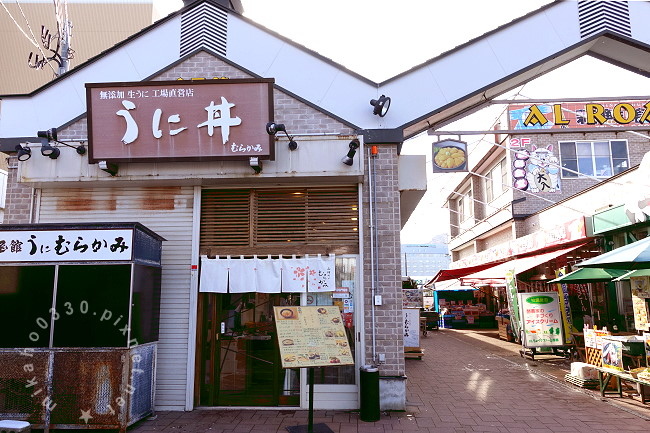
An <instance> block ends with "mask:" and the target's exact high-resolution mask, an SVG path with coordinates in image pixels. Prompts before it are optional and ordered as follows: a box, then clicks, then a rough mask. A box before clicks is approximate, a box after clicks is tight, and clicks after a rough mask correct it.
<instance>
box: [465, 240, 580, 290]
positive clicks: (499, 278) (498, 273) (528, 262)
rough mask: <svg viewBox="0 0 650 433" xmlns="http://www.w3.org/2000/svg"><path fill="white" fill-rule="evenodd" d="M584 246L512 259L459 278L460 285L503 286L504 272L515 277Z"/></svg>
mask: <svg viewBox="0 0 650 433" xmlns="http://www.w3.org/2000/svg"><path fill="white" fill-rule="evenodd" d="M582 245H584V244H580V245H575V246H572V247H571V248H563V249H560V250H556V251H551V252H548V253H544V254H537V255H535V256H530V257H522V258H520V259H514V260H510V261H507V262H505V263H501V264H499V265H497V266H493V267H491V268H488V269H485V270H483V271H479V272H476V273H474V274H470V275H467V276H464V277H461V278H460V283H461V284H462V285H463V286H481V285H494V286H497V285H504V284H505V277H506V272H508V271H514V273H515V275H516V274H520V273H522V272H525V271H527V270H529V269H532V268H534V267H536V266H539V265H541V264H542V263H546V262H548V261H550V260H553V259H554V258H556V257H560V256H561V255H563V254H566V253H568V252H569V251H573V250H575V249H576V248H579V247H581V246H582Z"/></svg>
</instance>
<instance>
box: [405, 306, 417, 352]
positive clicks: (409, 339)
mask: <svg viewBox="0 0 650 433" xmlns="http://www.w3.org/2000/svg"><path fill="white" fill-rule="evenodd" d="M402 312H403V313H404V347H420V309H418V308H404V309H403V310H402Z"/></svg>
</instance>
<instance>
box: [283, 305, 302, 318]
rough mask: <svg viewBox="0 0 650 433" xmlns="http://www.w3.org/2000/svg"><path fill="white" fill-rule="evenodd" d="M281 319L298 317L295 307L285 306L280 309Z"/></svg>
mask: <svg viewBox="0 0 650 433" xmlns="http://www.w3.org/2000/svg"><path fill="white" fill-rule="evenodd" d="M279 319H281V320H294V319H298V311H296V309H295V308H290V307H285V308H282V309H281V310H280V317H279Z"/></svg>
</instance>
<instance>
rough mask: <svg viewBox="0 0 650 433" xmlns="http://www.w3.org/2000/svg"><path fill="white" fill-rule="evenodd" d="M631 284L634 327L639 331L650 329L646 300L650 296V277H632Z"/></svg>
mask: <svg viewBox="0 0 650 433" xmlns="http://www.w3.org/2000/svg"><path fill="white" fill-rule="evenodd" d="M630 285H631V286H632V309H633V310H634V327H635V328H636V329H637V330H638V331H650V323H649V321H648V313H649V311H648V302H646V299H649V298H650V278H649V277H632V278H630Z"/></svg>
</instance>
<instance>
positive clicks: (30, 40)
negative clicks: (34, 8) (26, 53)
mask: <svg viewBox="0 0 650 433" xmlns="http://www.w3.org/2000/svg"><path fill="white" fill-rule="evenodd" d="M0 4H2V7H3V8H4V10H5V12H7V15H9V18H11V20H12V21H13V23H14V24H15V25H16V27H18V30H20V32H21V33H22V34H23V35H24V36H25V38H27V40H28V41H29V42H30V43H31V44H32V45H34V46H35V47H36V48H38V51H39V52H40V53H41V55H42V56H43V59H45V62H46V63H47V65H48V66H49V67H50V69H52V72H53V73H54V75H55V76H56V75H58V73H57V71H56V69H54V67H53V66H52V65H51V64H50V61H49V60H48V58H47V56H46V55H45V52H44V51H43V49H42V48H41V45H40V44H39V43H38V40H37V39H36V36H35V35H34V32H33V31H32V28H31V25H30V24H29V20H28V19H27V17H26V16H25V13H24V12H23V8H22V6H20V3H19V2H18V0H16V5H17V6H18V8H19V9H20V13H21V14H22V16H23V19H24V20H25V23H26V24H27V28H28V29H29V32H30V33H31V35H32V37H31V38H30V37H29V35H28V34H27V33H26V32H25V30H23V28H22V27H21V26H20V24H18V22H17V21H16V19H15V18H14V16H13V15H12V14H11V12H9V9H8V8H7V5H5V3H4V0H0Z"/></svg>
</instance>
